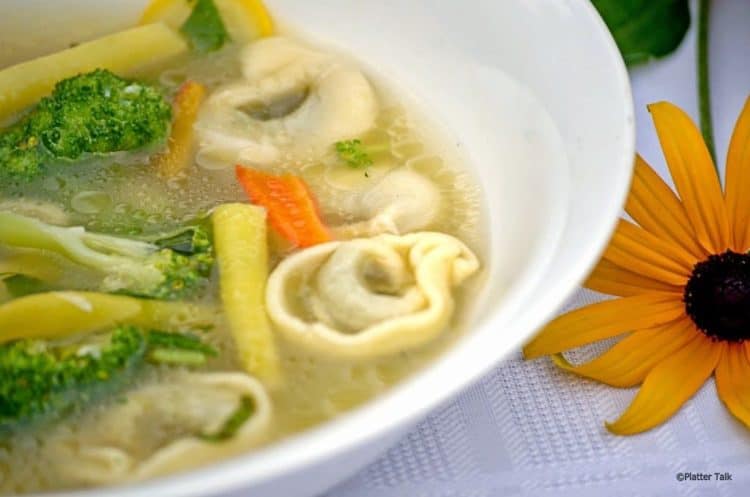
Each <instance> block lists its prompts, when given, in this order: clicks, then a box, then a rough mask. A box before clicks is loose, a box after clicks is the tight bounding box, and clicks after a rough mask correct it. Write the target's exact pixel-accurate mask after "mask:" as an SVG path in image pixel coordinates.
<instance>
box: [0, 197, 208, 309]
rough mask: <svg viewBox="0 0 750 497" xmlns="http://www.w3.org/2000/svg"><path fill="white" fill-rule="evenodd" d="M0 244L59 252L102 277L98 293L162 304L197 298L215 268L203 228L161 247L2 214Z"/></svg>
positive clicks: (186, 233) (155, 243) (191, 229)
mask: <svg viewBox="0 0 750 497" xmlns="http://www.w3.org/2000/svg"><path fill="white" fill-rule="evenodd" d="M188 238H189V242H188V241H187V240H188ZM177 241H179V244H178V245H176V246H175V249H172V248H169V246H168V243H177ZM0 244H4V245H8V246H11V247H17V248H25V249H38V250H43V251H47V252H49V253H56V254H58V255H61V256H64V257H66V258H67V259H69V260H71V261H73V262H75V263H77V264H80V265H82V266H85V267H87V268H89V269H93V270H95V271H97V272H99V273H101V274H102V276H103V279H102V284H101V286H100V287H99V288H96V290H99V291H105V292H111V293H123V294H128V295H133V296H138V297H146V298H155V299H160V300H178V299H183V298H188V297H191V296H193V295H195V294H196V293H198V292H199V291H200V290H202V289H203V288H204V287H205V286H206V285H207V283H208V281H209V279H210V276H211V271H212V268H213V264H214V252H213V246H212V244H211V240H210V237H209V235H208V233H207V232H206V231H205V230H204V229H203V228H201V227H200V226H191V227H188V228H185V229H184V231H183V232H182V233H181V234H180V236H179V237H177V238H175V237H172V241H171V242H170V241H166V242H165V243H162V244H161V245H160V242H159V241H154V242H149V241H141V240H131V239H128V238H120V237H116V236H110V235H103V234H98V233H90V232H88V231H86V230H85V229H84V228H82V227H60V226H53V225H50V224H46V223H44V222H42V221H39V220H37V219H32V218H29V217H25V216H21V215H18V214H13V213H10V212H0ZM162 247H164V248H162Z"/></svg>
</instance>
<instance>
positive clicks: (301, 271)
mask: <svg viewBox="0 0 750 497" xmlns="http://www.w3.org/2000/svg"><path fill="white" fill-rule="evenodd" d="M478 270H479V261H478V260H477V258H476V256H475V255H474V253H473V252H472V251H471V250H470V249H469V248H468V247H466V245H464V244H463V243H462V242H461V241H459V240H458V239H456V238H454V237H452V236H449V235H445V234H442V233H433V232H419V233H412V234H408V235H404V236H395V235H389V234H384V235H379V236H377V237H374V238H360V239H355V240H350V241H344V242H330V243H326V244H322V245H318V246H315V247H311V248H308V249H305V250H303V251H300V252H298V253H296V254H294V255H292V256H290V257H288V258H287V259H285V260H284V261H282V262H281V263H280V264H279V265H278V267H277V268H276V269H275V270H274V271H273V273H272V274H271V277H270V279H269V281H268V286H267V290H266V304H267V308H268V313H269V316H270V317H271V320H272V321H273V322H274V324H275V325H276V326H277V328H278V330H279V331H280V333H282V334H284V335H285V336H286V337H287V338H288V339H289V340H291V341H294V342H297V343H298V344H300V345H303V346H306V347H308V348H309V349H311V350H314V351H318V352H322V353H328V354H334V355H337V356H339V357H349V358H363V357H368V356H381V355H385V354H392V353H396V352H399V351H403V350H406V349H410V348H413V347H417V346H419V345H422V344H424V343H427V342H429V341H431V340H432V339H433V338H435V337H436V336H437V335H438V334H439V333H440V332H442V331H443V330H444V329H445V327H446V326H447V325H448V324H449V322H450V319H451V316H452V315H453V310H454V299H453V295H452V289H453V287H455V286H458V285H460V284H461V283H462V282H463V281H465V280H466V279H467V278H468V277H470V276H471V275H472V274H474V273H476V272H477V271H478Z"/></svg>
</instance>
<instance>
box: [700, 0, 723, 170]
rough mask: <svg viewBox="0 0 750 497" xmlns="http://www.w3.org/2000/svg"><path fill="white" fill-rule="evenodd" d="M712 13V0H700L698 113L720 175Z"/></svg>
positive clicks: (704, 135)
mask: <svg viewBox="0 0 750 497" xmlns="http://www.w3.org/2000/svg"><path fill="white" fill-rule="evenodd" d="M710 12H711V0H699V2H698V47H697V59H698V60H697V66H698V112H699V114H700V122H701V132H702V133H703V139H704V140H705V142H706V146H707V147H708V151H709V152H710V153H711V157H712V158H713V160H714V167H715V168H716V174H718V175H719V176H721V174H720V173H719V165H718V164H717V162H716V146H715V145H714V126H713V118H712V117H711V81H710V78H709V67H708V27H709V18H710Z"/></svg>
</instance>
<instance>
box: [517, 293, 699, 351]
mask: <svg viewBox="0 0 750 497" xmlns="http://www.w3.org/2000/svg"><path fill="white" fill-rule="evenodd" d="M684 314H685V305H684V304H683V303H682V301H681V299H680V298H679V297H677V296H675V295H674V294H668V293H666V294H665V293H649V294H644V295H638V296H635V297H625V298H621V299H614V300H607V301H605V302H598V303H596V304H592V305H589V306H586V307H583V308H581V309H577V310H575V311H572V312H569V313H567V314H563V315H562V316H560V317H558V318H557V319H555V320H554V321H552V322H551V323H550V324H548V325H547V327H546V328H544V329H543V330H542V331H541V332H540V333H539V334H538V335H537V336H536V337H535V338H534V339H532V340H531V342H529V343H528V344H526V346H525V347H524V348H523V353H524V356H525V357H526V358H527V359H533V358H535V357H539V356H543V355H547V354H554V353H556V352H562V351H564V350H568V349H572V348H575V347H580V346H581V345H586V344H588V343H592V342H597V341H599V340H604V339H605V338H610V337H613V336H617V335H620V334H622V333H625V332H628V331H635V330H641V329H644V328H652V327H654V326H658V325H660V324H664V323H669V322H671V321H674V320H676V319H677V318H679V317H681V316H684Z"/></svg>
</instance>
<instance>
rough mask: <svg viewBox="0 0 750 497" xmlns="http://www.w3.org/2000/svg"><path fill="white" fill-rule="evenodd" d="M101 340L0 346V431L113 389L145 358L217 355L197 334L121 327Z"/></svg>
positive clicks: (186, 359)
mask: <svg viewBox="0 0 750 497" xmlns="http://www.w3.org/2000/svg"><path fill="white" fill-rule="evenodd" d="M100 336H101V335H100ZM89 338H91V337H89ZM94 338H96V336H95V337H94ZM104 338H105V341H102V342H100V343H97V341H96V340H91V341H88V342H82V343H79V344H76V345H75V346H73V345H66V346H57V347H53V346H52V345H51V344H50V343H49V342H45V341H42V340H19V341H16V342H12V343H10V344H7V345H4V346H0V431H5V430H8V429H11V428H15V427H18V426H22V425H24V424H28V423H31V422H34V421H37V420H43V419H48V418H49V419H53V418H55V417H60V416H64V415H65V414H66V413H68V412H71V411H74V410H75V409H76V408H79V407H83V406H86V405H87V404H90V403H91V402H93V401H96V400H97V399H98V398H100V397H103V396H105V395H111V394H113V393H116V392H118V391H119V390H120V389H122V388H124V387H126V386H127V385H128V382H129V380H131V379H132V378H134V376H135V374H136V373H137V372H138V371H139V368H141V367H142V366H143V364H144V361H145V360H146V359H148V360H149V362H152V363H159V364H166V365H172V366H202V365H203V364H205V362H206V360H207V357H208V356H215V355H216V354H217V352H216V350H215V349H214V348H212V347H211V346H209V345H206V344H204V343H203V342H202V341H201V340H200V338H198V337H196V336H193V335H186V334H179V333H167V332H164V331H157V330H151V331H148V332H146V331H143V330H141V329H140V328H136V327H134V326H121V327H119V328H116V329H115V330H114V331H112V332H111V334H109V337H108V339H107V336H106V335H105V336H104ZM180 353H182V354H183V355H182V356H180ZM170 354H171V355H170Z"/></svg>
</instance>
